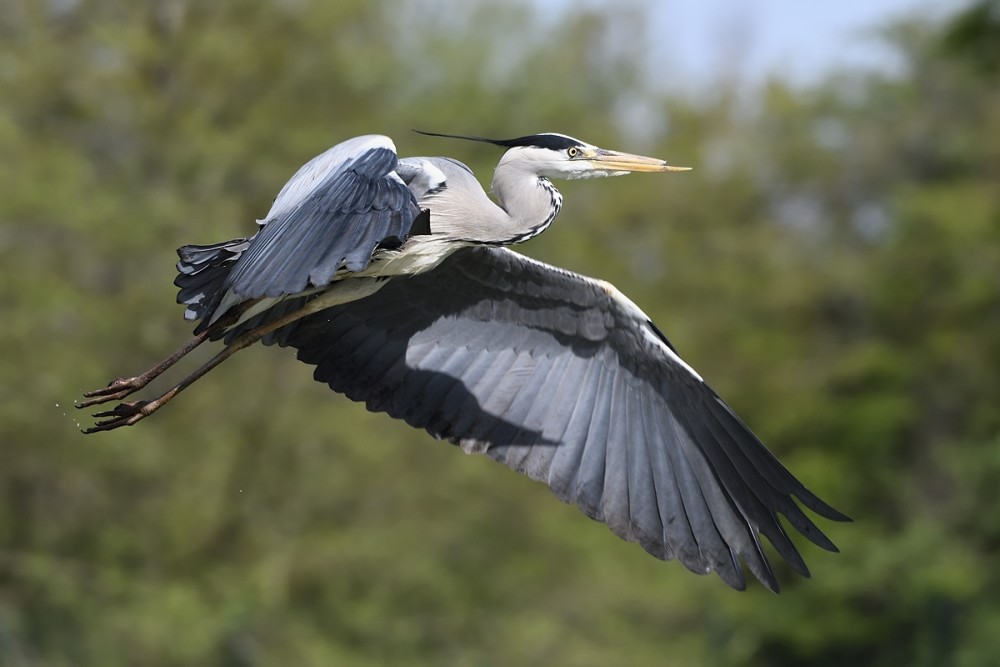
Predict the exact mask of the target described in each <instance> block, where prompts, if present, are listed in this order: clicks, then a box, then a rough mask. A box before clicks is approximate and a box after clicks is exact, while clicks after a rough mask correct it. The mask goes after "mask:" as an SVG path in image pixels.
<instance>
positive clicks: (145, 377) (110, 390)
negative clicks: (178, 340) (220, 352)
mask: <svg viewBox="0 0 1000 667" xmlns="http://www.w3.org/2000/svg"><path fill="white" fill-rule="evenodd" d="M209 335H210V331H207V330H206V331H202V332H201V333H200V334H198V335H196V336H195V337H193V338H191V339H190V340H189V341H188V342H186V343H184V345H183V346H181V348H180V349H179V350H177V351H176V352H174V353H173V354H171V355H170V356H169V357H167V358H166V359H164V360H163V361H161V362H160V363H158V364H156V365H155V366H153V367H152V368H150V369H149V370H148V371H146V372H144V373H140V374H139V375H136V376H133V377H120V378H115V379H114V380H112V381H111V382H109V383H108V386H107V387H103V388H101V389H95V390H94V391H88V392H84V394H83V396H84V398H86V399H87V400H85V401H80V402H78V403H77V404H76V407H77V408H88V407H90V406H91V405H99V404H101V403H107V402H108V401H114V400H118V399H122V398H125V397H126V396H128V395H129V394H134V393H135V392H137V391H139V390H140V389H142V388H143V387H145V386H146V385H147V384H149V383H150V382H152V381H153V380H155V379H156V378H158V377H159V376H160V375H162V374H163V372H164V371H166V370H167V369H168V368H170V367H171V366H173V365H174V364H176V363H177V362H178V361H180V359H181V358H182V357H184V356H185V355H187V354H188V353H189V352H191V351H192V350H193V349H195V348H196V347H198V346H199V345H201V344H202V343H204V342H205V341H206V340H207V339H208V337H209Z"/></svg>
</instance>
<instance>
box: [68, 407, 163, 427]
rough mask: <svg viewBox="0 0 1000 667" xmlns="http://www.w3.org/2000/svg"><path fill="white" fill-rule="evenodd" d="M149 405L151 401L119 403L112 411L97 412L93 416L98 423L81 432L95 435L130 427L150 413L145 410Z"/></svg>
mask: <svg viewBox="0 0 1000 667" xmlns="http://www.w3.org/2000/svg"><path fill="white" fill-rule="evenodd" d="M151 403H152V401H131V402H129V403H119V404H118V405H116V406H115V407H114V408H113V409H111V410H107V411H105V412H97V413H95V414H94V415H93V416H94V418H95V419H99V420H100V421H98V422H97V423H95V424H94V425H93V426H91V427H90V428H87V429H84V430H83V432H84V433H97V432H99V431H111V430H113V429H116V428H120V427H122V426H131V425H132V424H135V423H136V422H137V421H139V420H140V419H142V418H143V417H145V416H146V415H148V414H150V413H151V412H152V410H147V407H148V406H150V405H151Z"/></svg>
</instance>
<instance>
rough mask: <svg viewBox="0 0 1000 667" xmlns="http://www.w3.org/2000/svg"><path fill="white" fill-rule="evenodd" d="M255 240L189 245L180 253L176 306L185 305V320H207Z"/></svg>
mask: <svg viewBox="0 0 1000 667" xmlns="http://www.w3.org/2000/svg"><path fill="white" fill-rule="evenodd" d="M251 240H252V239H233V240H232V241H225V242H223V243H215V244H212V245H186V246H184V247H182V248H178V249H177V255H178V257H180V260H179V261H178V262H177V278H175V279H174V285H176V286H177V287H179V288H180V289H179V290H178V292H177V303H180V304H184V305H185V306H187V308H185V309H184V319H186V320H208V319H210V318H211V315H212V313H213V312H214V310H215V308H216V307H217V306H218V304H219V301H220V300H221V298H222V288H223V285H224V283H225V281H226V276H228V275H229V271H230V270H231V269H232V267H233V265H234V264H235V263H236V260H238V259H239V258H240V255H242V254H243V252H244V251H245V250H246V249H247V248H248V247H249V246H250V241H251Z"/></svg>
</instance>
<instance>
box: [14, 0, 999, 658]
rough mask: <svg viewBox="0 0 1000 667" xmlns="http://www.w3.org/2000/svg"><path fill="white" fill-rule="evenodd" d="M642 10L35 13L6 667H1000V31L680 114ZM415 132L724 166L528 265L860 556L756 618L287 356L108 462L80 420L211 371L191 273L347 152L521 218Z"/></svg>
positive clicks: (592, 206)
mask: <svg viewBox="0 0 1000 667" xmlns="http://www.w3.org/2000/svg"><path fill="white" fill-rule="evenodd" d="M981 4H982V6H984V7H987V8H988V7H989V6H990V5H992V4H993V3H990V2H986V3H981ZM608 5H609V6H607V7H605V6H604V5H597V4H596V3H594V4H593V5H585V6H583V7H579V8H574V7H573V6H571V5H570V4H569V3H565V4H564V11H563V12H560V13H554V12H544V13H541V14H539V13H538V12H537V10H536V9H534V7H535V5H533V4H528V3H524V2H519V3H511V2H501V1H500V0H495V1H492V2H489V1H486V0H482V1H480V2H475V3H459V2H455V1H447V0H437V1H436V2H420V3H418V2H416V1H415V0H411V1H409V2H402V3H398V2H389V1H388V0H381V1H376V0H365V1H357V2H347V1H342V2H320V1H319V0H298V1H295V2H270V3H257V2H249V1H248V0H224V1H221V0H220V1H218V2H211V3H208V2H192V1H188V0H173V1H164V2H153V1H144V2H129V1H126V0H76V1H73V2H48V3H36V2H31V1H29V0H0V165H2V166H3V177H2V178H0V275H2V281H0V304H2V307H3V309H2V314H3V326H2V327H0V349H2V350H3V360H2V364H0V446H2V450H0V452H2V465H0V492H2V494H3V498H4V502H3V503H2V504H0V664H3V665H16V666H21V665H53V666H61V665H84V664H92V665H105V666H114V665H189V664H220V665H272V664H305V665H319V664H358V665H360V664H416V665H420V664H426V665H439V664H458V665H489V664H497V665H505V664H554V665H607V664H630V665H642V664H676V665H698V664H701V665H728V664H741V665H753V666H756V665H760V666H763V665H802V664H815V665H827V664H828V665H840V664H843V663H845V662H848V663H850V664H872V665H917V666H940V665H956V666H963V667H965V666H973V665H993V664H995V663H996V659H997V656H1000V632H998V630H1000V604H998V603H997V600H998V599H1000V567H997V562H998V560H997V556H998V553H997V552H998V548H1000V494H998V493H997V486H998V484H1000V409H998V408H997V403H998V398H1000V373H998V370H1000V270H998V269H1000V187H998V184H1000V85H997V84H998V83H1000V81H998V80H997V75H996V72H997V70H996V67H995V65H994V64H993V61H992V60H990V59H991V58H994V56H995V53H996V50H995V48H993V47H995V44H993V43H992V42H990V41H989V39H984V38H983V35H984V34H986V35H989V34H993V35H996V34H997V30H996V22H995V17H996V14H995V12H994V13H992V14H991V13H990V12H989V11H984V12H981V13H980V14H979V15H978V18H977V17H976V15H975V14H974V11H970V12H967V13H966V14H963V15H962V16H960V17H958V18H956V19H955V20H954V21H953V22H952V23H950V24H948V25H935V24H931V23H927V22H926V21H920V20H914V21H910V22H900V23H898V24H896V25H894V26H891V27H890V28H889V29H887V30H886V32H885V40H886V41H887V42H888V43H890V44H892V45H893V46H894V48H895V49H896V51H897V53H898V55H899V58H900V62H901V63H902V65H903V67H902V68H901V72H900V73H899V74H896V75H887V74H876V73H872V72H857V71H855V72H841V73H836V74H832V75H831V76H830V77H829V78H828V79H827V80H825V81H823V82H822V83H821V84H819V85H815V86H813V87H810V88H807V89H803V88H794V87H789V86H788V85H787V84H784V83H782V82H781V81H779V80H774V81H768V82H765V83H763V84H761V85H759V86H753V87H750V88H749V89H748V88H747V87H746V86H743V87H740V86H737V85H736V83H738V82H733V81H725V80H723V81H720V82H718V85H713V86H705V87H704V88H703V89H702V92H701V94H700V95H697V96H677V95H674V94H670V93H669V92H668V91H669V90H670V89H671V86H670V85H669V81H666V80H665V77H667V76H668V73H669V71H670V70H669V68H667V67H666V65H665V64H664V67H663V68H659V67H658V66H657V65H658V64H656V63H653V64H650V63H644V62H640V61H638V60H637V59H636V58H635V57H634V54H635V53H638V52H641V51H642V46H643V44H642V40H643V39H648V37H646V38H643V37H642V35H648V34H649V32H648V31H646V30H644V29H643V28H644V22H645V21H646V18H645V16H646V14H645V12H646V10H647V9H648V8H647V7H644V5H643V3H641V2H630V3H615V4H614V5H611V3H608ZM974 9H976V8H974ZM991 21H993V23H990V22H991ZM970 26H971V27H970ZM990 30H993V32H992V33H990ZM636 35H639V37H636ZM991 44H992V46H990V45H991ZM984 45H986V46H984ZM987 47H989V48H987ZM984 54H985V55H984ZM629 109H633V110H634V109H642V110H643V114H639V115H638V117H643V116H645V117H649V118H650V119H651V120H652V119H655V121H656V122H652V123H649V124H648V126H645V125H644V126H637V125H636V124H635V123H633V122H629V121H627V120H622V119H626V118H633V117H637V116H636V114H631V113H628V110H629ZM411 127H418V128H424V129H429V130H440V131H450V132H468V133H477V134H483V135H499V136H508V135H511V136H512V135H517V134H522V133H530V132H536V131H543V130H558V131H562V132H566V133H569V134H573V135H576V136H580V137H582V138H585V139H587V140H590V141H593V142H595V143H598V144H601V145H605V146H608V147H614V148H621V149H625V150H633V151H636V152H642V153H646V154H650V155H661V156H663V157H667V158H669V159H670V160H671V161H672V162H674V163H677V164H689V165H692V166H694V167H696V169H695V171H693V172H691V173H690V174H685V175H679V176H673V177H669V178H650V177H643V176H633V177H630V178H627V179H620V180H615V181H612V182H600V183H597V182H590V183H569V184H565V185H562V186H561V187H562V190H563V192H564V194H565V195H566V206H565V208H564V211H563V214H562V216H561V217H560V219H559V221H558V222H557V223H556V225H555V226H554V227H553V229H552V230H550V231H549V232H548V233H547V234H545V235H543V236H542V237H540V238H539V239H537V240H536V241H533V242H532V243H530V244H528V245H527V246H525V247H522V250H523V251H525V252H527V253H529V254H532V255H534V256H536V257H539V258H543V259H546V260H548V261H552V262H555V263H558V264H561V265H563V266H567V267H569V268H572V269H575V270H579V271H582V272H585V273H588V274H591V275H598V276H600V277H603V278H606V279H609V280H612V281H613V282H615V283H616V284H617V285H618V286H619V287H620V288H621V289H622V290H623V291H624V292H626V293H627V294H629V295H630V296H631V297H632V298H633V300H635V301H636V302H637V303H638V304H640V306H642V307H643V308H645V309H646V310H647V311H648V312H649V313H650V314H651V315H653V317H654V319H656V320H657V321H658V323H659V324H660V325H661V327H662V328H663V329H664V330H666V331H667V332H668V334H669V335H670V336H671V338H672V339H673V341H674V342H675V343H676V344H677V345H678V347H679V348H680V349H681V351H682V352H684V353H685V356H686V357H687V358H688V359H689V360H690V361H691V363H692V364H693V365H695V366H696V367H697V368H699V370H700V371H701V372H702V373H703V374H704V375H705V376H706V377H707V378H709V379H710V381H711V382H712V383H713V384H714V385H715V387H716V388H717V389H718V390H719V391H720V392H721V393H722V394H723V395H724V396H726V397H727V399H728V400H729V401H730V402H731V403H732V404H733V405H734V407H735V408H736V409H737V410H738V411H739V412H740V413H741V414H742V415H743V416H744V418H745V419H746V420H747V421H748V422H749V423H750V424H751V425H752V426H753V427H754V429H755V430H756V431H757V432H758V433H759V434H760V435H761V436H762V438H763V439H764V440H765V442H768V443H769V444H770V446H771V447H772V449H773V450H774V451H775V452H776V453H777V454H778V455H780V456H781V458H782V460H783V461H785V462H786V464H787V465H788V466H789V467H790V468H791V469H792V470H793V471H795V472H796V473H797V474H798V475H799V476H800V477H801V478H802V479H803V480H804V481H805V482H806V484H807V485H809V486H810V487H811V488H812V489H814V490H815V491H816V492H818V493H819V494H820V495H821V496H823V497H824V498H826V499H828V500H829V501H830V502H832V503H833V504H834V505H836V506H837V507H839V508H841V509H843V510H845V511H846V512H848V513H849V514H852V515H853V516H854V517H855V518H856V520H857V522H856V523H855V524H851V525H843V526H841V525H837V526H830V525H827V526H826V528H828V530H829V532H830V534H831V536H832V537H833V538H834V539H835V540H836V541H837V542H838V544H839V545H840V546H841V548H842V549H843V553H842V554H841V555H837V556H835V555H830V554H826V553H822V552H820V551H819V550H817V549H813V548H810V547H808V546H806V547H804V548H805V552H806V557H807V559H808V560H809V561H810V565H811V567H812V569H813V574H814V577H813V579H811V580H808V581H806V580H797V579H795V578H793V576H792V574H791V572H789V571H783V572H781V574H782V577H783V580H784V583H785V591H784V592H783V594H782V595H781V596H773V595H770V594H769V593H767V592H766V591H765V590H764V589H763V588H760V587H752V588H751V590H750V591H749V592H747V593H742V594H738V593H735V592H732V591H730V590H729V589H727V588H726V587H725V586H724V585H723V584H722V583H721V582H720V581H718V580H717V579H715V578H700V577H696V576H693V575H691V574H690V573H688V572H687V571H685V570H684V569H683V568H682V567H680V566H679V565H677V564H676V563H667V564H664V563H660V562H658V561H656V560H654V559H652V558H649V557H648V556H647V555H646V554H644V553H643V552H642V551H641V550H640V549H639V548H637V547H636V546H634V545H629V544H625V543H621V542H619V541H618V540H617V539H615V538H614V537H613V536H612V535H611V534H610V533H608V532H607V531H606V530H604V529H603V528H602V527H600V526H598V525H596V524H593V523H592V522H590V521H588V520H587V519H585V518H584V517H583V516H582V515H580V514H579V512H578V511H577V510H576V509H574V508H571V507H567V506H564V505H562V504H560V503H559V502H557V501H555V500H554V499H553V498H552V497H551V495H550V494H549V492H548V491H547V490H546V489H545V488H543V487H542V486H540V485H537V484H534V483H532V482H530V481H528V480H526V479H524V478H521V477H520V476H518V475H515V474H513V473H510V472H508V471H506V470H505V469H503V468H502V467H500V466H497V465H496V464H493V463H491V462H490V461H488V460H486V459H482V458H473V457H466V456H462V455H460V454H459V453H458V451H456V450H454V448H452V447H450V446H448V445H444V444H441V443H435V442H434V441H433V440H432V439H431V438H429V437H428V436H427V435H426V434H424V433H422V432H416V431H413V430H411V429H409V428H408V427H406V426H405V425H403V424H400V423H396V422H394V421H393V420H390V419H388V418H386V417H384V416H383V415H373V414H369V413H367V412H366V411H365V410H364V408H363V407H362V406H359V405H355V404H352V403H350V402H349V401H347V400H346V399H343V398H342V397H337V396H335V395H332V394H330V393H329V392H328V391H327V390H326V388H325V387H323V386H320V385H317V384H315V383H313V382H312V381H311V379H310V372H309V369H308V368H307V367H305V366H302V365H300V364H298V363H297V362H296V361H295V360H294V358H293V355H291V354H289V353H288V351H287V350H279V349H264V348H259V349H254V350H250V351H247V352H244V353H241V354H240V355H239V357H238V361H235V362H230V363H228V364H225V365H223V366H222V367H221V368H219V369H218V370H217V371H215V372H213V373H212V374H211V375H210V376H209V377H207V378H205V379H204V380H202V381H201V382H199V383H198V384H197V385H196V386H195V387H194V388H192V389H191V390H190V391H189V392H188V393H186V394H185V395H184V396H183V397H181V398H179V399H178V400H177V401H175V402H174V403H172V404H171V405H170V406H169V407H168V408H167V409H165V410H164V411H163V412H162V413H160V414H158V415H156V417H155V418H154V419H151V420H149V421H148V422H143V423H142V424H141V425H140V426H138V427H136V428H134V429H126V430H124V431H121V432H115V433H111V434H103V435H100V436H96V437H91V438H84V437H83V436H81V435H80V434H79V433H78V431H77V426H78V421H79V420H80V419H81V418H82V415H79V414H76V413H75V411H74V410H73V409H72V401H73V400H74V398H76V397H78V396H79V395H80V393H81V392H82V391H83V390H85V389H90V388H93V387H94V386H96V385H99V384H100V383H101V382H102V381H106V380H107V379H108V378H109V377H110V376H111V375H113V374H125V373H131V372H135V371H138V370H140V369H142V368H144V367H146V366H147V365H149V364H150V363H151V362H153V361H155V360H158V359H159V358H160V357H162V356H163V355H164V354H165V353H166V352H168V351H169V350H172V349H173V348H174V347H175V346H176V345H178V344H179V343H180V342H181V341H182V340H184V339H185V337H186V336H187V334H188V329H189V327H188V325H186V324H185V323H184V322H183V321H182V320H181V319H180V311H179V309H176V310H172V309H171V305H170V304H171V302H172V301H173V297H174V290H173V287H172V286H171V284H170V283H171V280H172V277H173V270H172V263H173V262H174V260H175V256H174V253H173V249H174V248H175V247H177V246H180V245H182V244H184V243H192V242H193V243H198V242H212V241H217V240H222V239H227V238H231V237H234V236H238V235H243V234H246V233H247V232H248V231H249V230H251V229H252V221H253V220H254V218H255V217H257V216H260V215H262V214H263V213H264V212H265V211H266V210H267V208H268V205H269V202H270V199H271V198H272V197H273V196H274V194H275V193H276V192H277V190H278V188H280V186H281V184H282V183H283V182H284V180H285V179H286V178H287V177H288V176H290V175H291V173H292V172H293V171H294V170H295V169H296V168H297V167H298V165H300V164H301V163H302V162H304V161H305V160H306V159H308V158H309V157H311V156H312V155H313V154H315V153H318V152H319V151H321V150H323V149H324V148H326V147H327V146H329V145H331V144H333V143H335V142H336V141H339V140H341V139H343V138H346V137H349V136H352V135H355V134H359V133H364V132H382V133H387V134H389V135H391V136H393V137H394V138H395V139H396V142H397V145H398V146H399V148H400V151H401V153H403V154H409V155H413V154H439V153H447V154H450V155H454V156H456V157H458V158H460V159H463V160H464V161H466V162H468V163H469V164H470V165H471V166H472V167H473V168H474V169H476V170H477V173H480V174H482V175H483V176H484V178H487V179H488V176H486V175H487V174H488V173H489V172H490V170H491V169H492V166H493V164H494V163H495V160H496V158H497V155H496V153H495V152H493V151H491V150H490V149H486V148H484V147H482V146H477V145H472V144H470V145H463V144H460V143H454V142H449V143H447V144H444V143H442V142H441V140H434V139H429V138H426V137H421V136H418V135H414V134H411V133H409V132H408V129H409V128H411ZM208 352H210V351H208ZM208 352H206V354H207V353H208ZM200 359H204V355H202V356H201V357H200ZM196 362H197V360H195V362H192V363H196ZM156 388H157V387H155V386H154V387H153V388H152V389H154V390H155V389H156Z"/></svg>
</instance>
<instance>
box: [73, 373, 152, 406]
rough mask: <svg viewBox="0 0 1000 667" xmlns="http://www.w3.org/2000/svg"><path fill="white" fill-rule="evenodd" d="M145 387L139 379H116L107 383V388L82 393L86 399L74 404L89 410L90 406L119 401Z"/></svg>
mask: <svg viewBox="0 0 1000 667" xmlns="http://www.w3.org/2000/svg"><path fill="white" fill-rule="evenodd" d="M143 386H145V383H144V382H140V378H137V377H136V378H117V379H114V380H112V381H111V382H109V383H108V386H107V387H103V388H101V389H95V390H93V391H87V392H84V394H83V396H84V397H85V398H86V399H87V400H85V401H80V402H79V403H77V404H76V407H77V408H78V409H79V408H89V407H90V406H91V405H100V404H101V403H107V402H109V401H116V400H121V399H123V398H125V397H126V396H128V395H129V394H131V393H133V392H135V391H136V390H138V389H141V388H142V387H143Z"/></svg>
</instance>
